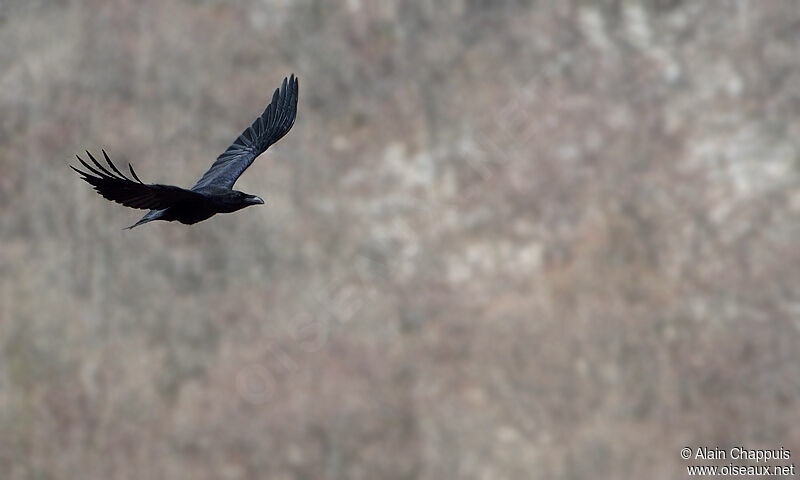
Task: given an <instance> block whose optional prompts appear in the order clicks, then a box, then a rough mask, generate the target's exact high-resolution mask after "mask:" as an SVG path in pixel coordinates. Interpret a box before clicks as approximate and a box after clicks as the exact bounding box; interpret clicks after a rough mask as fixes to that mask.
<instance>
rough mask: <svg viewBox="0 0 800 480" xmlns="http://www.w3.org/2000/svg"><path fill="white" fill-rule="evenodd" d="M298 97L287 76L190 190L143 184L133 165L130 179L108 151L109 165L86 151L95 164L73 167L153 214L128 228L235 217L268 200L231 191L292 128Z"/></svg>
mask: <svg viewBox="0 0 800 480" xmlns="http://www.w3.org/2000/svg"><path fill="white" fill-rule="evenodd" d="M298 94H299V86H298V82H297V78H296V77H295V76H294V74H292V75H291V76H290V77H289V78H288V79H287V78H284V79H283V84H282V85H281V88H280V89H276V90H275V93H274V95H273V96H272V102H270V104H269V105H268V106H267V108H266V110H264V113H263V114H262V115H261V116H260V117H258V118H257V119H256V121H255V122H253V124H252V125H251V126H250V127H249V128H247V129H246V130H245V131H244V132H242V134H241V135H239V137H238V138H237V139H236V141H234V142H233V143H232V144H231V146H230V147H228V149H227V150H225V152H224V153H223V154H222V155H220V156H219V157H218V158H217V160H216V161H215V162H214V163H213V164H212V165H211V168H210V169H209V170H208V171H207V172H206V173H205V174H203V176H202V177H201V178H200V180H199V181H198V182H197V184H195V186H193V187H192V188H191V189H188V190H187V189H184V188H180V187H176V186H174V185H161V184H146V183H143V182H142V181H141V180H139V177H138V175H136V172H135V171H134V170H133V167H132V166H131V165H130V164H128V169H129V170H130V175H131V176H130V177H129V176H126V175H125V174H124V173H122V172H121V171H120V170H119V169H118V168H117V167H116V166H115V165H114V163H113V162H112V161H111V159H109V158H108V155H107V154H106V152H105V150H104V151H103V157H104V159H105V161H106V163H107V164H108V166H107V167H106V166H104V165H102V164H101V163H100V162H98V161H97V160H96V159H95V158H94V157H93V156H92V154H91V153H89V152H88V151H87V152H86V154H87V155H88V156H89V160H90V161H91V162H92V164H93V165H92V164H89V163H87V162H85V161H83V159H81V157H77V158H78V161H79V162H81V164H82V165H83V166H84V167H85V169H86V171H83V170H79V169H77V168H75V167H73V166H72V165H70V168H72V169H73V170H75V171H76V172H78V173H79V174H80V175H81V178H83V180H85V181H86V182H88V183H89V184H91V185H92V186H93V187H94V189H95V190H97V192H98V193H99V194H100V195H102V196H103V197H105V198H106V199H108V200H111V201H114V202H117V203H120V204H122V205H125V206H126V207H132V208H140V209H145V210H150V211H149V212H147V213H146V214H145V215H144V217H142V218H141V220H139V221H138V222H136V223H135V224H133V225H131V226H130V227H128V228H133V227H136V226H138V225H141V224H143V223H147V222H152V221H153V220H165V221H168V222H172V221H178V222H181V223H184V224H187V225H191V224H194V223H197V222H201V221H203V220H206V219H208V218H210V217H212V216H213V215H215V214H217V213H231V212H235V211H237V210H241V209H242V208H245V207H249V206H250V205H260V204H263V203H264V200H262V199H261V198H260V197H258V196H256V195H250V194H247V193H244V192H240V191H238V190H233V184H234V183H236V180H237V179H238V178H239V176H240V175H241V174H242V173H244V171H245V170H246V169H247V167H249V166H250V165H251V164H252V163H253V162H254V161H255V159H256V158H257V157H258V156H259V155H261V154H262V153H263V152H264V151H265V150H266V149H267V148H269V146H270V145H272V144H273V143H275V142H277V141H278V140H280V139H281V138H282V137H283V136H284V135H286V134H287V133H288V132H289V130H291V128H292V125H294V120H295V117H296V116H297V99H298Z"/></svg>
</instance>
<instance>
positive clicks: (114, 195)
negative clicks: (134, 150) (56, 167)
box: [69, 150, 206, 210]
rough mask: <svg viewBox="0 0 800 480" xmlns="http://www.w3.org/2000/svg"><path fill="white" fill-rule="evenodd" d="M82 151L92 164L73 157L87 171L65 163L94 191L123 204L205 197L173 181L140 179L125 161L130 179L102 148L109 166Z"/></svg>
mask: <svg viewBox="0 0 800 480" xmlns="http://www.w3.org/2000/svg"><path fill="white" fill-rule="evenodd" d="M86 155H88V156H89V159H90V160H91V161H92V163H94V167H92V166H91V165H89V164H88V163H86V162H84V161H83V159H82V158H81V157H78V156H77V155H76V157H78V161H79V162H81V164H82V165H83V166H84V167H85V168H86V169H87V170H88V172H84V171H82V170H79V169H77V168H75V167H73V166H72V165H70V166H69V167H70V168H71V169H73V170H75V171H76V172H78V174H80V175H81V178H83V179H84V180H85V181H86V182H88V183H89V184H90V185H92V186H93V187H94V189H95V190H97V193H99V194H100V195H102V196H103V197H105V198H107V199H108V200H111V201H113V202H117V203H121V204H122V205H125V206H126V207H132V208H142V209H146V210H161V209H164V208H168V207H170V206H172V205H175V204H176V203H180V202H185V201H193V200H194V201H198V200H203V199H205V198H206V197H205V196H204V195H203V194H201V193H197V192H193V191H191V190H186V189H184V188H180V187H175V186H173V185H160V184H145V183H142V181H141V180H139V177H138V176H137V175H136V172H135V171H133V167H132V166H131V165H130V164H128V169H130V171H131V175H132V176H133V179H130V178H128V177H126V176H125V175H124V174H123V173H122V172H120V171H119V169H118V168H117V167H116V166H115V165H114V164H113V163H112V162H111V160H110V159H109V158H108V155H107V154H106V152H105V150H103V156H104V157H105V159H106V163H108V166H109V167H110V168H111V170H109V169H108V168H106V167H104V166H103V165H101V164H100V162H98V161H97V160H95V159H94V157H93V156H92V154H91V153H89V152H88V151H87V152H86Z"/></svg>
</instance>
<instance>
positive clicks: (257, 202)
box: [248, 195, 264, 205]
mask: <svg viewBox="0 0 800 480" xmlns="http://www.w3.org/2000/svg"><path fill="white" fill-rule="evenodd" d="M248 200H249V202H250V203H252V204H253V205H263V204H264V199H263V198H261V197H259V196H257V195H253V196H252V197H250V198H248Z"/></svg>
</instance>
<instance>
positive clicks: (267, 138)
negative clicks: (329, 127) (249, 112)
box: [192, 74, 299, 190]
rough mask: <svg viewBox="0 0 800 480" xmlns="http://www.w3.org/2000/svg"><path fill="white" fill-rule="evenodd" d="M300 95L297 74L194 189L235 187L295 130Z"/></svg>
mask: <svg viewBox="0 0 800 480" xmlns="http://www.w3.org/2000/svg"><path fill="white" fill-rule="evenodd" d="M298 93H299V86H298V84H297V78H296V77H295V76H294V74H292V75H291V77H289V78H288V79H287V78H284V79H283V84H282V85H281V88H280V90H279V89H275V94H274V95H272V102H270V104H269V105H267V109H266V110H264V113H263V114H261V116H260V117H258V118H257V119H256V121H255V122H253V124H252V125H250V127H249V128H247V129H246V130H245V131H244V132H242V134H241V135H239V138H237V139H236V141H235V142H233V144H232V145H231V146H230V147H228V149H227V150H225V153H223V154H222V155H220V156H219V157H217V160H216V161H215V162H214V164H213V165H211V168H210V169H209V170H208V171H207V172H206V173H204V174H203V176H202V178H200V180H199V181H198V182H197V185H195V186H194V187H192V190H198V189H201V188H205V187H209V186H218V187H224V188H232V187H233V184H234V183H236V179H237V178H239V175H241V174H242V173H243V172H244V171H245V170H246V169H247V167H249V166H250V165H251V164H252V163H253V162H254V161H255V159H256V157H258V156H259V155H261V154H262V153H264V150H266V149H267V148H269V146H270V145H272V144H273V143H275V142H277V141H278V140H280V139H281V138H282V137H283V136H284V135H286V133H288V132H289V130H291V128H292V125H294V119H295V117H296V116H297V96H298Z"/></svg>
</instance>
